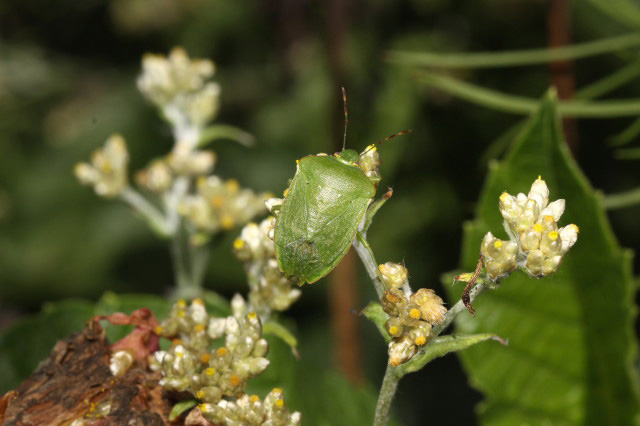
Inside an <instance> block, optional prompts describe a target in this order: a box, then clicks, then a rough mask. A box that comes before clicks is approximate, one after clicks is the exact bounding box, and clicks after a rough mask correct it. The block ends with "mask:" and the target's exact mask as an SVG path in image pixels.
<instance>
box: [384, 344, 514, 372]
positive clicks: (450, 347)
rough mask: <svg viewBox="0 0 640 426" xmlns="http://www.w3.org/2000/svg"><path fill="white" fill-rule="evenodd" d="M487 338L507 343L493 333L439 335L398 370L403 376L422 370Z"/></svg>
mask: <svg viewBox="0 0 640 426" xmlns="http://www.w3.org/2000/svg"><path fill="white" fill-rule="evenodd" d="M487 340H495V341H496V342H499V343H501V344H503V345H506V344H507V343H506V342H505V341H504V340H502V339H501V338H500V337H498V336H496V335H495V334H491V333H481V334H469V335H465V334H462V335H461V334H450V335H447V336H439V337H436V338H435V339H433V340H432V341H430V342H429V344H427V345H426V346H425V347H424V349H421V350H420V352H418V353H417V354H416V355H414V356H413V358H411V360H409V361H408V362H406V363H404V364H401V365H400V366H398V367H397V372H398V374H399V375H400V377H402V376H404V375H405V374H409V373H413V372H415V371H418V370H420V369H421V368H422V367H424V366H425V365H427V364H428V363H429V362H431V361H433V360H434V359H436V358H439V357H441V356H444V355H446V354H448V353H451V352H457V351H461V350H463V349H467V348H468V347H471V346H473V345H475V344H478V343H480V342H484V341H487Z"/></svg>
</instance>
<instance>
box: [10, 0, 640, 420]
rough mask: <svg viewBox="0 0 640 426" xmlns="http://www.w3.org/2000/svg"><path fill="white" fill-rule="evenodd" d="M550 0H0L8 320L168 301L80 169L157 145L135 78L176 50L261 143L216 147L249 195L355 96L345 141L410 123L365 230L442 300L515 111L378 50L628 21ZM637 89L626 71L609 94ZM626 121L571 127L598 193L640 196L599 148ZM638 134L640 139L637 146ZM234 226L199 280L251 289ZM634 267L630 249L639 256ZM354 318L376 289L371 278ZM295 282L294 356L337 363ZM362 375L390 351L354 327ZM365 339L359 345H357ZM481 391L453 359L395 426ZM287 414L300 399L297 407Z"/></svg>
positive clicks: (323, 327)
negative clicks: (78, 174)
mask: <svg viewBox="0 0 640 426" xmlns="http://www.w3.org/2000/svg"><path fill="white" fill-rule="evenodd" d="M551 3H552V2H546V1H513V0H483V1H479V0H473V1H470V0H468V1H456V0H432V1H421V0H413V1H396V2H385V1H368V2H365V1H355V0H343V1H340V0H329V1H311V0H270V1H248V2H243V1H229V0H218V1H206V0H111V1H105V0H85V1H80V2H79V1H70V0H58V1H44V0H30V1H28V2H25V1H18V0H2V1H1V2H0V312H1V313H0V321H2V324H3V326H6V325H8V324H10V323H11V322H13V321H15V320H16V319H17V318H19V317H20V316H23V315H26V314H29V313H32V312H36V311H38V310H39V309H40V307H41V305H42V304H43V303H44V302H46V301H55V300H59V299H63V298H69V297H73V298H86V299H97V298H98V297H99V296H100V295H101V294H102V293H103V292H105V291H106V290H111V291H114V292H116V293H131V292H147V293H157V294H167V292H168V290H169V289H170V288H171V285H172V276H173V272H172V270H171V266H170V261H169V253H168V250H167V249H166V247H165V245H164V244H163V243H162V242H160V241H158V240H156V239H155V237H154V235H153V234H152V233H151V232H150V231H149V230H147V229H146V228H145V226H144V225H143V224H142V223H141V222H139V221H138V220H137V219H136V218H135V217H133V216H132V215H131V214H130V213H129V211H128V209H127V207H126V206H124V205H122V204H119V203H113V202H107V201H104V200H102V199H98V198H97V197H95V196H94V194H93V193H92V192H91V191H90V190H87V189H86V188H83V187H81V186H80V185H79V184H77V182H76V181H75V179H74V177H73V175H72V172H71V171H72V168H73V165H74V164H75V163H76V162H78V161H82V160H84V159H86V158H87V157H88V155H89V153H90V152H91V151H92V150H93V149H95V148H96V147H98V146H100V145H102V144H103V143H104V141H105V139H106V138H107V137H108V136H109V135H110V134H111V133H114V132H119V133H121V134H123V135H124V137H125V138H126V139H127V142H128V146H129V150H130V153H131V169H132V170H136V169H137V168H140V167H142V166H144V165H145V164H146V163H147V162H148V160H149V159H151V158H152V157H155V156H158V155H162V154H164V153H166V152H167V151H168V150H169V149H170V147H171V144H172V138H171V134H170V131H169V128H168V126H167V125H166V124H165V123H163V122H162V121H161V120H160V119H159V118H158V116H157V114H156V112H155V111H154V109H153V107H151V106H150V105H148V104H147V103H145V101H144V99H143V98H142V97H141V96H140V95H139V93H138V92H137V90H136V87H135V79H136V76H137V74H138V73H139V70H140V58H141V55H142V54H143V53H145V52H154V53H167V52H168V51H169V49H170V48H171V47H173V46H177V45H180V46H183V47H184V48H185V49H186V50H187V51H188V53H189V54H190V55H191V56H192V57H201V58H210V59H212V60H214V61H215V63H216V65H217V72H216V75H215V77H214V79H215V80H216V81H218V82H219V83H220V85H221V87H222V106H221V112H220V115H219V116H218V118H217V119H216V122H220V123H227V124H232V125H235V126H238V127H241V128H243V129H245V130H247V131H249V132H250V133H252V134H253V135H254V136H255V137H256V139H257V144H256V146H255V147H253V148H251V149H247V148H245V147H243V146H240V145H237V144H234V143H233V142H227V141H224V142H218V143H216V145H215V146H214V147H213V149H214V150H215V151H216V152H217V154H218V158H219V161H218V164H217V166H216V170H215V173H216V174H219V175H221V176H222V177H224V178H229V177H235V178H237V179H238V180H239V181H240V183H241V184H242V185H244V186H247V187H250V188H253V189H255V190H260V191H264V190H268V191H272V192H274V193H281V192H282V190H283V189H284V188H285V187H286V184H287V179H289V178H290V177H292V176H293V173H294V171H295V165H294V164H295V159H297V158H300V157H302V156H304V155H307V154H312V153H317V152H333V151H336V150H337V149H339V147H340V146H341V143H342V140H341V132H342V125H343V122H342V115H341V114H342V100H341V97H340V86H345V87H346V89H347V93H348V97H349V112H350V124H349V131H348V141H347V145H348V146H349V147H352V148H355V149H359V150H360V149H361V148H363V147H364V146H366V145H367V144H369V143H371V142H374V141H376V140H377V139H380V138H383V137H385V136H387V135H389V134H392V133H395V132H397V131H399V130H404V129H405V128H411V129H413V133H411V134H410V135H409V136H403V137H402V138H397V139H395V140H394V141H393V142H390V143H388V144H386V145H384V146H383V147H382V148H381V155H382V158H383V160H384V165H383V166H382V170H381V171H382V176H383V182H382V185H383V186H384V185H388V186H392V187H393V188H394V191H395V192H394V197H393V199H392V200H391V202H389V203H388V204H387V205H386V206H385V207H384V209H382V210H381V212H380V213H379V214H378V216H377V217H376V220H375V223H374V225H373V227H372V229H371V231H370V240H371V244H372V246H373V248H374V250H375V252H376V256H377V258H378V260H379V261H381V262H382V261H387V260H389V261H404V262H405V263H406V265H407V267H408V268H409V271H410V274H411V282H412V284H413V286H414V287H415V288H418V287H431V288H435V289H436V291H437V292H438V293H439V294H443V290H442V288H441V285H440V275H441V274H442V273H444V272H448V271H451V270H454V269H455V268H456V266H457V264H458V260H459V258H458V255H459V250H460V241H461V230H462V227H461V225H462V223H463V221H464V220H468V219H471V218H472V217H473V208H474V203H475V201H476V199H477V195H478V193H479V191H480V189H481V187H482V182H483V179H484V177H485V175H486V171H487V170H486V168H487V160H488V158H487V156H486V150H487V148H488V147H489V146H490V145H491V143H492V142H493V141H494V140H495V139H497V138H498V137H499V136H500V135H501V134H503V133H504V132H505V131H506V130H507V129H508V128H509V127H511V126H512V125H513V124H515V123H517V122H518V121H519V120H521V117H519V116H515V115H508V114H504V113H499V112H495V111H491V110H488V109H485V108H482V107H479V106H476V105H472V104H469V103H465V102H463V101H459V100H456V99H454V98H452V97H450V96H449V95H446V94H444V93H441V92H437V91H433V90H430V89H427V88H425V87H423V86H421V85H420V84H419V83H418V82H417V81H416V78H415V73H414V70H412V69H409V68H406V67H401V66H398V65H394V64H389V63H386V62H385V61H384V55H385V52H386V51H388V50H392V49H402V50H422V51H427V50H429V51H440V52H446V51H456V52H462V51H500V50H505V49H525V48H534V47H545V46H548V45H549V43H550V40H549V37H550V36H549V33H550V31H549V28H550V23H551V22H552V20H553V19H560V21H559V23H558V22H556V25H559V27H560V28H564V29H565V33H566V34H568V35H569V36H570V39H571V41H573V42H584V41H589V40H594V39H598V38H601V37H609V36H614V35H617V34H625V33H628V32H630V31H632V30H634V28H633V26H631V25H630V24H629V23H626V22H620V21H617V20H616V19H613V18H612V17H610V16H608V15H604V14H603V13H602V11H601V10H600V9H598V8H596V7H595V6H593V5H592V4H593V3H591V2H588V1H585V2H573V4H572V6H573V7H572V8H571V9H570V12H569V14H568V15H567V16H564V17H562V16H560V17H558V16H555V17H554V16H553V15H550V13H551V12H550V4H551ZM633 55H634V52H627V53H626V54H625V55H623V54H610V55H604V56H598V57H594V58H591V59H585V60H581V61H579V62H576V63H575V64H573V67H572V68H571V69H570V71H568V73H569V75H570V78H571V80H572V81H573V83H574V84H575V86H577V87H581V86H584V85H585V84H588V83H590V82H593V81H595V80H597V79H599V78H602V77H604V76H606V75H607V74H610V73H611V72H613V71H615V70H616V69H618V68H620V67H621V66H623V65H624V64H625V63H627V62H628V60H629V59H630V58H633V57H634V56H633ZM455 73H456V75H458V76H460V77H462V78H464V79H465V80H472V81H474V82H476V83H478V84H480V85H482V86H486V87H490V88H494V89H496V90H500V91H503V92H507V93H511V94H518V95H524V96H529V97H534V98H537V97H539V96H541V95H542V94H543V93H544V91H545V90H546V89H547V87H548V86H549V85H550V84H551V78H552V71H551V70H550V67H548V66H547V65H539V66H531V67H525V68H517V69H513V68H509V69H497V70H496V69H488V70H480V71H467V70H460V71H456V72H455ZM638 96H640V82H638V81H634V82H631V83H630V84H627V85H626V86H624V88H622V89H619V90H616V91H615V92H613V93H611V94H609V95H608V97H611V98H627V97H638ZM632 120H633V118H619V119H609V120H580V121H578V122H576V123H574V125H575V126H576V132H575V135H574V136H575V146H576V149H575V151H574V153H575V156H576V159H577V161H578V163H579V165H580V166H581V168H582V169H583V170H584V172H585V173H586V175H587V176H588V178H589V179H590V181H591V183H592V185H593V186H594V187H596V188H600V189H602V190H603V191H604V192H605V193H615V192H621V191H625V190H630V189H633V188H634V187H636V186H637V185H638V182H639V177H640V174H639V172H638V163H637V161H628V160H627V161H624V160H619V159H616V152H617V151H616V150H615V149H613V148H611V147H610V146H609V145H608V144H607V141H608V139H609V138H610V137H611V136H613V135H615V134H617V133H619V132H620V131H622V130H623V129H625V128H626V126H628V125H629V124H630V123H631V121H632ZM632 143H633V144H635V145H637V142H632ZM639 213H640V207H637V206H636V207H630V208H626V209H620V210H616V211H612V212H610V219H611V220H612V223H613V227H614V230H615V232H616V234H617V236H618V238H619V240H620V242H621V245H623V246H625V247H630V248H636V247H638V241H639V240H640V235H639V232H640V222H639V221H638V220H637V216H638V214H639ZM238 232H239V229H236V230H234V231H233V232H231V233H229V234H226V235H224V236H223V237H221V238H220V239H219V240H218V241H217V242H216V245H215V249H214V251H213V254H212V260H211V265H210V268H209V270H208V275H207V279H206V286H207V287H209V288H211V289H215V290H216V291H218V292H220V293H222V294H224V295H226V296H231V295H232V294H233V293H234V292H238V291H239V292H245V291H246V290H245V289H246V285H245V282H244V274H243V271H242V265H241V264H240V263H239V262H237V261H235V259H234V258H233V257H232V255H231V254H230V245H231V241H232V240H233V238H235V236H236V235H237V234H238ZM635 262H636V263H635V265H636V269H637V266H638V260H637V259H636V260H635ZM356 267H357V271H358V273H359V274H360V279H359V287H358V300H356V301H355V303H354V306H352V307H353V308H354V309H356V310H357V309H359V308H361V307H363V306H364V305H365V304H366V303H368V301H369V300H371V299H372V298H373V297H374V292H373V289H372V287H371V285H370V284H369V282H368V280H367V279H366V275H365V274H364V270H362V268H361V267H360V266H359V265H357V264H356ZM325 281H326V280H323V281H321V282H319V283H317V284H315V285H313V286H308V287H306V288H304V292H303V296H302V298H301V299H300V301H298V302H297V303H296V304H295V305H294V306H293V308H292V309H291V310H290V311H289V312H288V313H287V316H288V317H290V318H292V319H293V320H295V322H296V324H297V330H296V334H297V336H298V338H299V340H300V342H301V350H300V351H301V354H302V356H303V357H307V359H313V360H314V362H315V365H317V366H318V368H322V367H326V368H329V366H331V365H334V364H335V363H334V361H332V343H331V342H332V341H333V340H332V336H331V333H330V328H329V326H328V324H329V318H328V312H329V311H330V306H329V305H330V302H329V299H328V297H327V288H328V285H327V283H326V282H325ZM360 330H361V335H360V345H361V356H362V364H361V365H362V367H363V368H362V369H363V372H364V376H365V377H366V381H368V382H371V383H372V384H373V385H374V387H377V386H378V384H379V382H380V380H381V377H382V374H383V365H384V363H385V357H386V350H385V347H384V345H383V343H382V341H381V339H380V338H379V336H378V335H377V332H376V331H375V329H374V328H373V326H371V325H370V324H368V323H365V321H364V320H362V321H360ZM354 344H356V343H354ZM480 400H481V396H480V395H479V394H478V393H477V392H475V391H474V390H472V389H471V388H470V387H469V386H468V385H467V383H466V378H465V376H464V373H463V372H462V370H461V368H460V366H459V364H458V362H457V359H456V358H455V357H454V356H449V357H446V358H444V359H440V360H437V361H435V362H434V363H433V364H431V365H430V366H429V368H427V369H425V370H423V371H421V372H420V373H418V374H413V375H410V376H408V377H406V378H405V379H404V380H403V382H402V384H401V386H400V390H399V392H398V399H397V405H396V407H395V409H396V413H397V418H398V419H399V420H401V421H402V422H403V423H406V424H416V425H418V424H421V422H422V419H424V418H425V416H427V417H428V418H429V419H431V421H432V423H433V424H473V423H474V422H475V420H474V419H475V417H474V414H473V406H474V405H475V404H476V403H477V402H478V401H480ZM293 408H295V407H293Z"/></svg>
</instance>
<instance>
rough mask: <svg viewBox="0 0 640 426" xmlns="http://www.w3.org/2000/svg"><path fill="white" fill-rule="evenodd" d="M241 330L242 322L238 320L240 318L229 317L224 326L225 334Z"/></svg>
mask: <svg viewBox="0 0 640 426" xmlns="http://www.w3.org/2000/svg"><path fill="white" fill-rule="evenodd" d="M232 303H233V302H232ZM239 331H240V323H239V322H238V320H237V319H236V318H235V317H227V322H226V323H225V328H224V332H225V334H236V333H238V332H239Z"/></svg>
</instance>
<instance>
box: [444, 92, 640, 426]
mask: <svg viewBox="0 0 640 426" xmlns="http://www.w3.org/2000/svg"><path fill="white" fill-rule="evenodd" d="M538 175H542V177H543V178H544V179H545V180H546V182H547V184H548V186H549V189H550V191H551V194H550V198H551V200H554V199H557V198H565V199H566V203H567V207H566V212H565V214H564V216H563V218H562V219H561V226H562V225H566V224H569V223H575V224H577V225H578V226H579V227H580V230H581V231H580V237H579V238H578V242H577V243H576V245H575V246H574V247H573V248H572V249H571V251H570V252H569V253H568V254H567V255H566V256H565V259H564V260H563V263H562V265H561V266H560V269H559V271H558V272H557V273H555V274H554V275H553V276H551V277H549V278H545V279H541V280H533V279H531V278H529V277H528V276H525V275H524V274H520V273H515V274H513V275H512V276H510V277H509V278H507V279H505V280H504V281H503V283H502V285H501V286H500V288H499V289H497V290H492V291H486V292H485V293H484V294H483V295H482V296H481V297H480V298H479V299H478V300H476V302H475V303H474V305H475V307H476V317H475V318H472V317H471V316H469V315H465V314H462V315H460V316H458V318H457V321H456V327H457V330H458V331H460V332H464V333H477V332H481V331H490V332H494V333H497V334H499V335H500V336H502V337H504V338H507V339H509V346H508V347H507V348H504V347H498V346H496V345H478V346H475V347H473V348H470V349H469V350H466V351H463V352H461V353H460V356H461V358H462V361H463V364H464V366H465V368H466V370H467V371H468V373H469V375H470V379H471V383H472V385H473V386H474V387H476V388H477V389H479V390H481V391H482V392H483V393H484V395H485V398H486V400H485V402H484V403H483V404H482V406H481V410H480V416H481V420H482V422H483V423H485V424H492V425H514V424H525V423H526V424H589V425H603V424H610V425H614V424H615V425H622V424H625V425H626V424H634V423H635V421H636V420H637V416H638V411H639V410H638V393H637V383H636V378H635V375H634V373H633V370H632V360H633V359H634V356H635V354H636V343H635V340H634V339H633V334H632V324H633V317H634V310H633V307H632V294H633V281H632V276H631V264H630V260H631V256H630V255H629V254H628V252H625V251H623V250H621V249H620V247H619V246H618V244H617V242H616V240H615V237H614V236H613V234H612V231H611V229H610V227H609V224H608V222H607V219H606V216H605V215H604V213H603V210H602V206H601V205H600V201H599V198H598V197H597V196H596V194H595V193H594V191H593V189H592V188H591V187H590V185H589V183H588V182H587V180H586V179H585V177H584V176H583V175H582V173H581V172H580V170H579V169H578V167H577V165H576V164H575V162H574V161H573V159H572V158H571V156H570V154H569V152H568V150H567V147H566V145H565V143H564V142H563V140H562V136H561V132H560V128H559V122H558V113H557V107H556V102H555V97H554V96H553V95H552V94H550V95H549V96H547V97H546V99H545V100H544V101H543V102H542V106H541V107H540V109H539V110H538V112H537V113H536V114H535V115H534V116H533V117H532V118H531V119H530V120H529V122H528V123H527V125H526V126H525V128H524V130H523V132H522V133H521V134H520V135H519V137H518V138H517V139H516V141H515V142H514V144H513V146H512V148H511V150H510V152H509V153H508V155H507V157H506V159H505V161H504V163H502V164H493V165H492V167H491V172H490V174H489V177H488V179H487V182H486V184H485V188H484V190H483V193H482V196H481V198H480V201H479V203H478V207H477V219H476V220H475V221H474V222H473V223H469V224H467V225H466V226H465V238H464V253H463V265H462V269H464V270H471V269H473V267H474V265H475V263H476V260H477V256H478V252H479V245H480V241H481V239H482V236H483V235H484V234H485V233H486V232H487V231H489V230H491V231H492V232H493V233H494V234H496V235H497V236H498V237H499V238H504V237H506V235H504V231H502V218H501V216H500V213H499V211H498V208H497V205H498V197H499V195H500V194H501V193H502V192H503V191H505V190H507V191H509V192H510V193H512V194H514V193H517V192H525V193H526V192H528V190H529V187H530V185H531V183H532V182H533V181H534V179H535V178H536V177H537V176H538ZM449 295H450V298H451V300H454V301H455V300H457V299H458V297H459V289H450V290H449Z"/></svg>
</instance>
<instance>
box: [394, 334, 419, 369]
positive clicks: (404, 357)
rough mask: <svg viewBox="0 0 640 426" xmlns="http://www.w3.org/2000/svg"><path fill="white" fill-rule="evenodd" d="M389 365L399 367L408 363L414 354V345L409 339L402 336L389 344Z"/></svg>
mask: <svg viewBox="0 0 640 426" xmlns="http://www.w3.org/2000/svg"><path fill="white" fill-rule="evenodd" d="M388 352H389V364H390V365H393V366H397V365H400V364H402V363H405V362H407V361H409V360H410V359H411V358H412V357H413V355H415V353H416V345H415V343H413V340H412V339H411V337H409V336H407V335H406V334H403V335H402V336H400V337H396V338H393V339H391V341H390V342H389V351H388Z"/></svg>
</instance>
